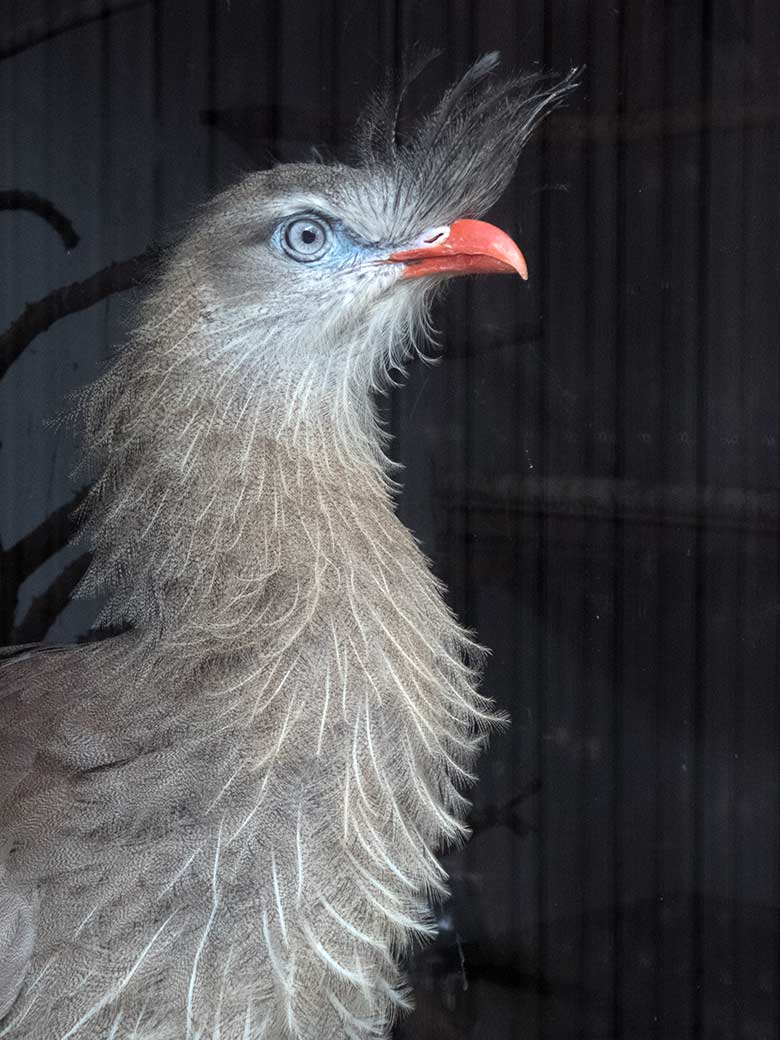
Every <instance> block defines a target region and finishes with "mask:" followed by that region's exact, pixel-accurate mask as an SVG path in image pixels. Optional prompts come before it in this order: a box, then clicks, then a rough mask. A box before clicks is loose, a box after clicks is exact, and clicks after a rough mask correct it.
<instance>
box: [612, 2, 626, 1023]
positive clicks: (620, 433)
mask: <svg viewBox="0 0 780 1040" xmlns="http://www.w3.org/2000/svg"><path fill="white" fill-rule="evenodd" d="M617 17H618V30H617V32H618V40H617V50H618V68H617V76H618V85H619V94H618V104H617V116H618V128H619V129H618V138H617V142H616V148H615V166H616V174H615V178H616V236H615V240H616V256H615V282H616V290H617V291H616V295H615V302H614V306H615V354H614V358H615V377H614V378H615V382H614V386H615V397H614V417H613V429H614V436H615V453H614V458H613V468H612V478H613V480H615V481H616V482H617V484H618V486H619V485H620V482H621V481H623V480H624V479H625V477H626V451H625V445H624V443H623V437H624V436H625V429H626V416H627V414H628V412H627V409H626V404H625V395H624V389H625V377H626V367H625V366H626V305H627V301H626V298H625V296H626V285H625V278H626V229H627V226H628V224H627V220H626V216H627V214H626V205H627V201H626V141H625V137H624V136H623V135H622V134H621V133H620V126H621V124H625V121H626V113H627V107H626V93H627V89H628V68H627V53H626V51H627V28H626V20H627V12H626V8H625V7H623V6H622V7H621V8H620V9H619V11H618V16H617ZM624 537H625V528H624V523H623V518H622V516H621V515H620V512H619V510H618V511H617V512H616V514H615V516H614V517H613V521H612V545H611V553H612V556H613V561H612V562H613V567H614V571H613V575H612V609H613V615H612V661H611V669H610V678H611V685H612V697H613V704H612V732H611V737H612V763H611V765H612V769H611V773H612V783H613V796H614V805H613V811H612V820H611V823H612V833H611V852H612V857H613V875H612V907H611V922H612V929H613V942H614V948H615V960H614V964H613V990H612V1029H613V1031H614V1033H615V1035H616V1036H619V1037H622V1036H623V1035H624V1033H623V1027H624V1024H625V1023H624V1014H623V1006H622V999H623V968H624V957H625V954H626V947H625V942H624V939H625V937H624V934H623V892H622V885H623V883H624V875H623V841H624V835H623V833H622V831H621V822H622V813H623V794H624V792H623V765H624V763H623V755H624V739H623V738H624V734H623V722H624V705H623V695H624V691H623V689H622V688H621V684H620V681H621V678H622V674H623V664H624V652H625V645H624V644H625V635H626V624H625V600H624V581H625V578H624V559H623V553H624V546H623V539H624Z"/></svg>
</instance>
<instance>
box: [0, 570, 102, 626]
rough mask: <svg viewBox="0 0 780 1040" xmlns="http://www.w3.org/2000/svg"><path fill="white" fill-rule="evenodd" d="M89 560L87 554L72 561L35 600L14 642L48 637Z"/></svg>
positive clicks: (21, 623) (21, 622)
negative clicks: (47, 634)
mask: <svg viewBox="0 0 780 1040" xmlns="http://www.w3.org/2000/svg"><path fill="white" fill-rule="evenodd" d="M89 560H90V554H89V553H83V554H82V555H81V556H79V557H78V558H77V559H75V560H72V561H71V562H70V563H69V564H68V565H67V566H66V567H65V569H64V570H63V571H62V573H61V574H58V575H57V577H56V578H55V579H54V581H53V582H52V583H51V585H50V586H49V587H48V589H46V591H45V592H43V593H41V595H40V596H36V597H35V599H34V600H33V601H32V603H31V605H30V609H29V610H28V611H27V613H26V614H25V615H24V617H23V618H22V620H21V621H20V622H19V624H18V625H17V626H16V627H15V628H14V630H13V634H12V638H11V642H12V643H36V642H40V640H42V639H43V638H44V637H45V635H46V633H47V632H48V631H49V629H50V628H51V626H52V625H53V624H54V622H55V621H56V620H57V618H58V617H59V615H60V613H61V612H62V611H63V610H64V608H65V606H66V605H67V603H68V601H69V600H70V597H71V594H72V593H73V590H74V589H75V587H76V586H77V585H78V583H79V582H80V581H81V579H82V578H83V577H84V573H85V571H86V569H87V567H88V566H89Z"/></svg>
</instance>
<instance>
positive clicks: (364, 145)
mask: <svg viewBox="0 0 780 1040" xmlns="http://www.w3.org/2000/svg"><path fill="white" fill-rule="evenodd" d="M496 64H497V58H496V56H495V55H487V56H485V57H484V58H482V59H481V60H479V61H478V62H477V63H476V64H475V65H473V66H472V67H471V68H470V69H469V70H468V71H467V73H466V74H465V75H464V76H463V78H462V79H461V80H460V81H458V82H457V83H456V84H455V85H454V86H453V87H452V88H451V89H450V90H449V91H447V93H446V94H445V95H444V97H443V98H442V99H441V101H440V102H439V104H438V105H437V106H436V107H435V109H434V110H433V111H432V112H431V113H430V115H429V116H428V117H427V118H426V119H424V120H423V121H422V122H421V123H419V124H418V126H417V127H416V129H415V130H414V131H413V132H412V133H411V134H410V135H409V136H408V137H407V139H406V140H405V141H402V142H399V141H398V139H397V138H398V133H397V129H396V123H397V108H398V106H397V104H395V103H393V102H392V100H391V94H389V93H388V94H386V95H383V96H381V97H379V98H377V99H376V100H375V101H374V103H373V104H372V106H371V107H370V109H369V111H368V113H367V115H366V116H365V117H364V119H363V120H362V121H361V123H360V126H359V130H358V135H357V148H356V151H357V161H356V163H355V164H354V165H342V164H335V163H322V162H318V163H310V164H288V165H280V166H277V167H275V168H273V169H271V170H268V171H264V172H261V173H253V174H251V175H249V176H247V177H246V178H245V179H243V180H242V181H241V182H240V183H238V184H237V185H235V186H234V187H232V188H231V189H229V190H228V191H226V192H224V193H223V194H221V195H220V196H218V197H217V198H216V199H215V200H214V201H213V202H212V203H211V204H210V205H209V206H208V207H207V209H206V210H205V212H204V213H203V214H202V216H201V218H200V220H199V221H197V222H196V224H195V226H194V227H193V229H192V231H191V233H190V234H189V236H188V237H187V239H186V240H185V241H184V242H183V243H182V245H181V246H180V248H179V249H178V251H177V253H176V254H175V255H174V258H173V261H172V263H171V264H170V268H169V271H168V275H167V279H166V280H165V282H164V291H163V293H162V294H161V295H160V296H158V300H159V305H158V307H157V308H156V309H155V308H152V317H153V319H154V320H153V322H152V325H153V327H154V330H155V335H157V333H158V332H159V329H160V327H161V325H163V324H165V322H166V321H167V316H168V314H169V313H170V312H171V302H172V297H177V296H178V297H179V298H182V297H184V298H186V299H187V300H188V301H189V302H188V305H187V307H186V311H187V313H190V314H192V313H194V314H196V315H197V316H198V319H199V320H198V322H197V327H196V329H195V333H196V334H195V335H193V334H192V331H193V330H192V329H190V330H188V335H187V337H186V342H182V341H181V339H180V341H179V345H178V346H177V351H179V352H183V353H184V354H185V355H186V354H187V353H188V352H189V353H190V355H191V357H192V359H193V367H194V368H196V369H198V370H200V371H202V372H204V373H208V374H207V376H206V382H207V385H210V387H211V389H210V391H209V392H212V393H213V392H216V389H215V388H217V387H218V388H219V392H220V393H221V395H222V399H223V400H225V401H227V400H230V401H231V402H233V403H238V408H239V411H240V410H241V406H242V404H243V403H244V395H245V393H247V392H249V391H247V388H248V387H251V388H252V389H251V393H252V394H254V395H255V396H254V401H255V402H257V400H258V399H259V397H261V396H263V395H266V396H267V395H269V394H270V395H272V396H273V398H274V400H275V402H276V404H277V405H279V406H280V407H279V408H277V409H276V411H277V412H279V413H280V414H285V415H287V416H288V418H290V419H291V420H293V421H294V422H295V423H296V425H298V426H299V425H300V423H301V416H300V415H298V414H296V409H297V405H296V402H300V401H302V400H304V399H305V401H306V407H307V418H310V417H311V416H313V415H315V414H317V413H320V414H322V413H323V412H330V413H331V414H332V413H333V410H334V409H336V412H337V413H339V412H343V409H344V408H345V407H349V408H351V409H352V411H354V410H355V408H357V410H358V411H360V410H365V408H366V407H369V408H370V406H367V405H366V399H367V397H368V396H369V395H368V394H367V393H366V391H367V390H370V389H371V387H376V386H381V385H382V382H383V377H384V376H385V375H387V373H388V372H389V371H390V369H391V368H392V367H393V366H397V365H399V364H402V363H403V361H404V360H405V358H406V357H407V356H408V354H409V353H410V350H411V348H413V347H414V346H415V344H416V343H417V342H420V341H421V340H422V339H424V333H425V331H426V329H427V326H428V323H427V315H428V304H429V302H430V300H431V298H432V295H433V290H435V288H436V287H438V286H440V285H441V284H442V283H443V282H444V281H445V280H446V279H448V278H450V277H452V276H455V275H463V274H474V273H506V274H514V275H515V276H517V275H519V276H520V277H521V278H523V279H526V278H527V277H528V272H527V268H526V262H525V259H524V257H523V255H522V253H521V251H520V249H519V247H518V246H517V245H516V244H515V243H514V242H513V241H512V239H511V238H510V237H509V236H508V235H507V234H505V233H504V232H503V231H501V230H500V229H499V228H497V227H495V226H493V225H492V224H488V223H486V222H484V221H483V220H481V219H480V218H481V217H482V215H483V214H484V213H485V211H486V210H487V209H489V208H490V206H491V205H492V204H493V203H494V202H495V201H496V200H497V198H498V197H499V195H500V194H501V193H502V191H503V190H504V188H505V187H506V185H507V183H508V182H509V180H510V178H511V176H512V173H513V171H514V168H515V165H516V162H517V158H518V156H519V154H520V151H521V149H522V147H523V145H524V144H525V142H526V140H527V139H528V136H529V134H530V133H531V131H532V130H533V128H534V127H535V126H536V125H537V124H538V122H539V121H540V119H541V118H542V117H543V116H544V115H545V114H546V113H547V112H549V111H550V110H551V109H552V108H553V107H554V106H555V105H556V104H558V103H559V102H560V100H561V99H562V98H563V97H564V96H565V95H566V93H567V92H568V91H569V90H570V89H571V88H572V85H573V81H572V77H571V76H569V77H568V78H566V79H564V80H563V81H562V82H558V83H555V84H550V82H549V81H547V80H544V79H542V78H540V77H539V76H535V75H531V76H510V77H506V78H500V77H498V76H496V75H495V74H494V73H495V67H496ZM161 311H162V312H163V313H160V312H161ZM420 333H423V336H421V335H420ZM204 340H205V342H204ZM231 387H232V389H231ZM242 387H243V390H242V389H241V388H242ZM283 426H284V423H282V422H281V420H280V421H278V422H277V423H276V430H277V432H280V431H281V429H282V428H283Z"/></svg>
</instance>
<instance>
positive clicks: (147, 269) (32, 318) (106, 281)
mask: <svg viewBox="0 0 780 1040" xmlns="http://www.w3.org/2000/svg"><path fill="white" fill-rule="evenodd" d="M156 256H157V252H156V250H154V249H147V250H146V252H144V253H140V254H139V255H138V256H133V257H131V258H130V259H129V260H121V261H119V262H118V263H113V264H109V266H108V267H104V268H103V269H102V270H101V271H98V272H96V273H95V274H93V275H91V276H90V277H89V278H86V279H85V280H84V281H83V282H73V283H72V284H71V285H64V286H63V287H62V288H61V289H55V291H54V292H51V293H49V295H48V296H44V297H43V298H42V299H40V300H36V301H35V303H28V304H27V306H26V307H25V309H24V311H23V312H22V313H21V314H20V316H19V317H18V318H17V319H16V321H15V322H14V323H13V325H11V326H10V327H9V328H8V329H6V331H5V332H4V333H3V334H2V335H0V379H2V378H3V376H4V375H5V374H6V372H7V371H8V369H9V368H10V367H11V365H12V364H13V363H14V361H16V359H17V358H18V357H19V356H20V355H21V354H22V352H23V351H24V349H25V347H27V346H29V344H30V343H32V341H33V340H34V339H35V337H36V336H39V335H40V334H41V333H42V332H45V331H46V329H48V328H50V327H51V326H52V325H53V324H54V323H55V322H56V321H59V320H60V319H61V318H65V317H67V316H68V315H69V314H76V313H77V312H78V311H83V310H86V309H87V308H88V307H92V306H93V305H94V304H96V303H99V302H100V301H101V300H104V299H105V298H106V297H107V296H111V295H112V293H116V292H124V291H125V290H126V289H130V288H132V287H133V286H134V285H138V284H139V283H140V282H143V281H144V280H145V278H147V277H148V276H149V274H150V273H151V271H152V270H153V267H154V262H155V258H156Z"/></svg>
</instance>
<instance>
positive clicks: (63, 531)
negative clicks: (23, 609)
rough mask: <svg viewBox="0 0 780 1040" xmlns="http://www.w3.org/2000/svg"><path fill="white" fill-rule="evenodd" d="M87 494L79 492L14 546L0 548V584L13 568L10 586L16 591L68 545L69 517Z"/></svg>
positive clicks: (73, 527)
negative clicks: (1, 577)
mask: <svg viewBox="0 0 780 1040" xmlns="http://www.w3.org/2000/svg"><path fill="white" fill-rule="evenodd" d="M86 493H87V489H86V488H82V490H81V491H79V492H78V493H77V494H75V495H74V496H73V498H71V499H70V500H69V501H67V502H65V504H64V505H61V506H60V507H59V508H58V509H55V510H54V511H53V512H51V513H49V515H48V516H47V517H46V519H45V520H43V521H41V523H40V524H38V526H37V527H34V528H33V529H32V531H28V533H27V534H26V535H24V537H22V538H20V539H19V541H18V542H16V543H15V544H14V545H10V546H9V547H8V548H7V549H2V548H0V573H2V574H3V576H4V577H3V582H4V584H8V582H9V579H8V577H7V574H8V572H9V571H10V569H11V565H13V572H14V582H15V584H16V586H17V588H18V587H19V586H20V585H21V584H22V582H23V581H26V580H27V578H29V577H30V575H31V574H33V573H34V572H35V571H37V569H38V568H39V567H40V566H41V564H43V563H45V562H46V560H48V559H49V557H50V556H53V555H54V553H56V552H59V550H60V549H62V548H63V547H64V546H65V545H66V544H67V542H68V540H69V538H70V536H71V534H72V533H73V531H74V529H75V526H76V525H75V523H74V521H73V513H74V512H75V510H76V509H77V508H78V507H79V506H80V505H81V503H82V502H83V501H84V496H85V495H86Z"/></svg>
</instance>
